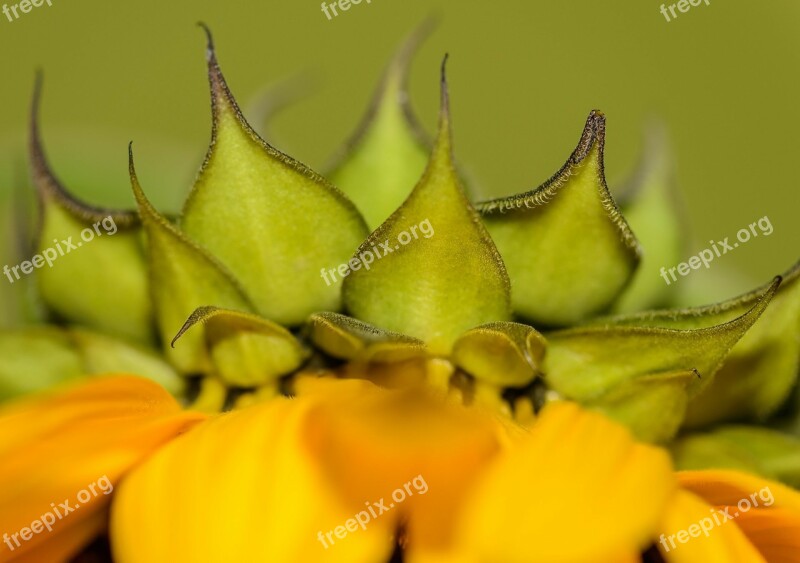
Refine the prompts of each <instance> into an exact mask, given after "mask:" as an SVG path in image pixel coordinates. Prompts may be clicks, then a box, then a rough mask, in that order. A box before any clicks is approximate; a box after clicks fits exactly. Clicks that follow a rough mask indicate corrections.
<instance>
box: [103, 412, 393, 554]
mask: <svg viewBox="0 0 800 563" xmlns="http://www.w3.org/2000/svg"><path fill="white" fill-rule="evenodd" d="M315 408H316V401H314V400H304V399H296V400H289V399H276V400H274V401H270V402H268V403H262V404H258V405H255V406H253V407H250V408H246V409H244V410H240V411H234V412H231V413H227V414H224V415H221V416H218V417H217V418H215V419H213V420H211V421H209V422H208V423H207V424H204V425H202V426H201V427H199V428H197V429H196V430H195V431H194V432H192V433H190V434H188V435H186V436H185V437H184V438H183V439H181V440H176V441H174V442H173V443H171V444H169V445H168V446H167V447H165V448H164V449H162V450H161V451H159V452H158V453H156V454H155V455H154V456H153V457H152V458H150V459H149V460H148V461H147V462H146V463H144V464H142V465H141V466H140V467H139V468H137V469H136V470H135V471H134V472H133V473H132V474H131V475H130V476H129V477H128V478H127V479H126V480H125V482H124V483H123V484H122V485H121V487H120V488H119V491H118V493H117V497H116V499H115V502H114V506H113V509H112V519H111V537H112V549H113V553H114V558H115V561H120V562H122V563H127V562H139V561H142V562H147V563H153V562H161V561H164V562H174V561H220V562H222V561H317V560H324V561H330V562H339V561H341V562H347V563H350V562H358V561H363V562H365V563H366V562H370V563H372V562H374V561H382V560H383V561H385V560H388V559H389V557H390V555H391V551H392V538H391V529H390V525H391V523H392V521H391V519H389V518H383V519H382V520H383V521H375V522H372V523H370V525H369V526H368V527H367V528H366V529H361V527H358V528H356V531H355V532H347V531H346V528H342V529H340V530H339V532H340V534H341V533H342V532H343V531H344V532H345V533H346V534H347V535H346V536H345V537H344V538H339V537H337V536H336V535H335V530H336V529H337V526H343V527H344V526H346V525H347V524H346V522H347V521H348V520H350V519H353V518H354V515H355V514H356V513H358V512H359V511H360V510H362V509H363V508H364V506H363V502H364V501H365V500H367V498H366V497H365V498H358V500H357V501H356V502H351V501H348V499H345V498H343V497H341V496H340V495H338V494H337V492H336V488H335V487H332V486H330V484H329V483H328V479H329V478H330V477H331V476H329V475H325V474H323V473H322V472H321V471H320V468H319V467H318V465H317V464H316V463H315V462H314V460H313V459H312V458H311V457H310V456H309V455H308V451H307V450H306V448H305V447H303V444H302V442H301V441H300V440H298V437H299V436H301V435H302V434H303V433H304V432H306V431H310V429H306V427H307V426H308V420H309V417H310V416H312V411H313V410H314V409H315ZM351 527H352V526H351ZM328 532H333V533H332V534H331V538H330V540H328V539H327V538H325V534H326V533H328ZM319 533H321V534H322V537H323V540H322V541H320V539H319V536H318V534H319ZM143 538H146V541H143ZM323 541H325V544H327V547H325V544H323ZM331 543H333V545H331Z"/></svg>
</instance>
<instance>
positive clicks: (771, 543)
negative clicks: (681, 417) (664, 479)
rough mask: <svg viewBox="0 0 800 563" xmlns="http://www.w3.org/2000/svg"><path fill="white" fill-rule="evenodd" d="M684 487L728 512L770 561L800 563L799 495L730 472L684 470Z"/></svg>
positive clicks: (793, 491)
mask: <svg viewBox="0 0 800 563" xmlns="http://www.w3.org/2000/svg"><path fill="white" fill-rule="evenodd" d="M678 478H679V480H680V482H681V486H682V487H683V488H684V489H686V490H689V491H692V492H693V493H694V494H696V495H697V496H699V497H702V498H703V499H704V500H705V501H706V502H707V503H709V504H712V505H714V506H715V507H720V508H721V509H722V510H725V509H727V512H728V514H730V516H731V517H732V519H731V520H728V521H727V522H725V525H726V526H727V525H728V524H729V523H733V524H734V525H735V526H736V527H738V528H739V529H740V530H741V531H742V532H743V533H744V534H745V535H746V536H747V538H748V539H749V541H750V542H751V543H752V544H753V545H754V546H755V547H756V548H757V549H758V551H759V552H760V553H761V554H762V555H763V557H764V558H765V559H766V560H767V561H800V493H798V492H797V491H795V490H794V489H791V488H789V487H787V486H785V485H782V484H781V483H777V482H775V481H769V480H767V479H763V478H761V477H758V476H756V475H751V474H748V473H743V472H740V471H731V470H710V471H682V472H680V473H679V474H678Z"/></svg>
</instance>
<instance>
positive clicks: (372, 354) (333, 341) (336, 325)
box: [308, 313, 428, 362]
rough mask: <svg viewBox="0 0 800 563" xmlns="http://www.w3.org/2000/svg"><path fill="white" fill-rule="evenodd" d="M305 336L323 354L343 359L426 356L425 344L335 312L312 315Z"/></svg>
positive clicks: (376, 360)
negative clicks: (306, 335)
mask: <svg viewBox="0 0 800 563" xmlns="http://www.w3.org/2000/svg"><path fill="white" fill-rule="evenodd" d="M308 335H309V338H310V339H311V341H312V342H313V343H314V344H315V345H316V346H317V347H318V348H319V349H320V350H322V351H323V352H325V353H326V354H328V355H330V356H333V357H334V358H340V359H343V360H353V361H361V362H401V361H405V360H409V359H413V358H423V357H425V356H427V353H428V352H427V349H426V346H425V343H424V342H423V341H421V340H418V339H416V338H412V337H410V336H406V335H404V334H398V333H394V332H388V331H385V330H381V329H379V328H377V327H374V326H372V325H369V324H367V323H364V322H361V321H358V320H356V319H353V318H350V317H348V316H345V315H340V314H338V313H315V314H313V315H311V318H310V319H309V320H308Z"/></svg>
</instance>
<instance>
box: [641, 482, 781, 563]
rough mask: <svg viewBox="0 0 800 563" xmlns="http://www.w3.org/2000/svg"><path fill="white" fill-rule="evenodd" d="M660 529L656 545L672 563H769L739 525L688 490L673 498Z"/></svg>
mask: <svg viewBox="0 0 800 563" xmlns="http://www.w3.org/2000/svg"><path fill="white" fill-rule="evenodd" d="M660 529H661V532H660V534H659V535H658V537H656V540H655V541H656V545H657V547H658V550H659V552H660V553H661V556H662V557H663V558H664V559H665V560H666V561H668V562H669V563H759V562H764V563H765V562H766V560H765V559H764V558H763V557H762V556H761V554H760V553H759V552H758V550H757V549H756V548H755V547H754V546H753V544H752V543H750V541H749V540H748V539H747V537H746V536H745V535H744V533H742V531H741V530H740V529H739V527H738V526H737V525H736V524H735V523H732V521H730V520H727V521H726V520H725V519H724V518H723V516H722V515H721V514H719V513H718V512H717V508H716V507H713V506H711V505H710V504H708V503H706V502H705V501H703V499H701V498H700V497H698V496H697V495H695V494H693V493H690V492H688V491H680V492H679V493H678V494H677V495H675V496H674V497H673V499H672V502H670V504H669V506H668V507H667V509H666V510H665V512H664V515H663V518H662V520H661V525H660Z"/></svg>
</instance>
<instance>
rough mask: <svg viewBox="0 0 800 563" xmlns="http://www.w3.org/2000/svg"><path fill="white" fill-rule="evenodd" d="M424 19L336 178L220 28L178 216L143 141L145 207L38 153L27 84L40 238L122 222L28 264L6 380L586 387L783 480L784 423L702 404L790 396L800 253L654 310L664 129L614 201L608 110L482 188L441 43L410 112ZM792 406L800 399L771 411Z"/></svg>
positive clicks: (601, 406)
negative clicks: (103, 196)
mask: <svg viewBox="0 0 800 563" xmlns="http://www.w3.org/2000/svg"><path fill="white" fill-rule="evenodd" d="M426 32H427V30H426V29H425V28H423V29H422V30H421V31H419V32H417V33H416V34H414V35H413V36H412V37H411V39H409V41H408V42H407V43H406V44H405V45H404V46H403V47H402V49H401V50H400V52H399V53H398V55H397V56H396V57H395V58H394V59H393V61H392V62H391V64H390V65H389V67H388V69H387V71H386V73H385V75H384V78H383V80H382V82H381V85H380V87H379V89H378V93H377V95H376V97H375V101H374V102H373V104H372V106H371V109H370V111H369V113H368V115H367V118H366V119H365V120H364V123H363V124H362V126H361V127H360V128H359V131H358V133H357V134H356V135H355V137H354V138H353V139H352V140H351V141H350V142H349V143H347V144H346V145H345V148H344V149H343V150H341V151H339V153H338V155H337V158H336V165H335V166H334V167H333V169H332V172H331V174H330V177H331V179H332V181H333V183H331V181H329V180H327V179H325V178H324V177H322V176H321V175H319V174H317V173H315V172H313V171H312V170H311V169H309V168H308V167H307V166H305V165H303V164H301V163H299V162H298V161H296V160H294V159H292V158H291V157H289V156H287V155H285V154H283V153H281V152H279V151H277V150H276V149H274V148H273V147H272V146H270V145H269V144H267V143H266V142H265V141H264V140H262V139H261V138H260V137H259V136H258V135H257V134H256V133H255V131H254V130H253V129H252V128H251V127H250V126H249V125H248V123H247V121H246V120H245V118H244V116H243V115H242V112H241V111H240V110H239V106H238V105H237V103H236V101H235V99H234V96H233V94H232V93H231V91H230V90H229V88H228V86H227V84H226V82H225V79H224V78H223V76H222V72H221V70H220V67H219V64H218V62H217V58H216V54H215V51H214V46H213V43H212V41H211V38H210V34H209V38H208V52H207V61H208V74H209V82H210V87H211V108H212V142H211V145H210V147H209V148H208V151H207V156H206V159H205V162H204V164H203V166H202V168H201V170H200V173H199V175H198V177H197V180H196V182H195V184H194V186H193V188H192V189H191V192H190V195H189V196H188V199H187V201H186V204H185V206H184V209H183V213H182V214H181V215H180V216H179V217H177V218H175V220H173V218H171V217H167V216H165V215H164V214H163V213H161V212H159V211H158V210H156V209H155V208H154V207H153V205H152V204H151V203H150V202H149V200H148V199H147V197H146V196H145V191H144V190H143V189H142V187H141V186H140V184H139V181H138V179H137V176H136V173H135V170H134V166H133V155H132V154H133V153H132V150H130V153H129V155H130V178H131V184H132V189H133V196H134V197H133V199H134V201H135V204H136V208H137V211H116V210H104V209H98V208H95V207H92V206H90V205H87V204H84V203H81V202H79V201H77V200H76V199H75V198H74V197H72V196H70V195H69V192H68V190H67V189H66V188H65V187H64V186H63V185H62V184H61V183H59V182H58V181H57V180H56V176H55V174H54V173H53V172H52V171H51V169H50V168H49V166H48V165H47V162H46V160H45V157H44V149H43V147H42V143H41V139H40V137H39V132H38V123H37V119H36V106H37V105H38V97H39V95H38V93H39V88H38V87H37V90H36V92H37V93H36V96H35V100H34V113H33V119H32V128H31V170H32V178H33V183H34V185H35V187H36V192H37V194H38V197H39V201H40V217H39V226H40V229H39V234H38V237H37V238H36V246H35V250H34V251H35V252H38V253H44V252H46V251H47V249H48V248H50V247H51V246H52V244H57V243H58V241H60V240H64V239H68V238H69V237H72V240H73V241H77V240H78V239H77V238H76V237H79V236H80V233H82V232H83V231H84V230H85V229H87V228H88V229H96V228H97V222H98V221H102V220H103V219H104V218H111V219H113V220H114V225H115V229H116V230H115V231H114V233H113V235H112V234H110V231H109V232H108V233H106V234H107V236H98V237H97V238H96V240H91V242H89V241H86V242H84V244H83V245H82V248H81V250H80V251H79V252H75V253H74V254H72V253H69V254H66V255H64V256H60V257H59V260H58V262H57V263H53V265H52V267H47V268H43V269H38V270H37V271H36V273H35V276H36V282H37V287H38V296H39V298H40V300H41V301H42V303H43V305H44V308H45V309H46V311H45V312H46V313H47V315H48V316H47V319H48V320H49V321H50V323H49V326H48V325H47V324H44V325H42V326H34V327H28V328H20V329H19V330H5V331H4V332H0V357H2V358H3V362H2V365H1V366H0V398H2V399H7V398H11V397H14V396H17V395H21V394H24V393H27V392H31V391H35V390H37V389H43V388H47V387H50V386H53V385H58V384H61V383H63V382H66V381H69V380H74V379H76V378H80V377H84V376H87V375H98V374H100V373H109V372H129V373H138V374H140V375H144V376H149V377H151V378H153V379H155V380H157V381H159V382H161V383H162V384H163V385H164V386H165V387H167V388H168V389H169V390H170V391H171V392H173V393H175V394H176V395H178V396H180V397H181V398H182V399H183V400H184V402H185V403H186V404H189V403H191V404H192V406H193V407H194V408H197V409H201V410H212V411H213V410H219V409H222V408H231V407H237V406H241V405H244V404H248V402H252V401H255V400H267V399H268V398H270V397H272V396H274V395H276V394H280V393H284V394H287V393H291V390H292V386H293V383H294V380H295V378H296V376H297V374H298V373H300V372H305V373H314V372H315V370H316V371H317V372H320V373H324V374H327V375H331V374H333V375H335V376H337V377H362V378H370V379H372V380H373V381H375V382H377V383H379V384H385V385H418V384H424V385H431V386H434V387H436V388H437V389H439V390H441V391H443V392H445V393H447V394H448V396H450V397H451V398H454V399H455V400H459V401H462V402H463V403H465V404H476V405H480V406H482V407H484V408H485V407H488V408H493V409H496V410H497V411H498V412H500V413H503V414H505V415H508V416H510V417H516V418H517V419H518V420H520V421H523V420H524V418H525V414H526V413H530V412H534V413H535V412H537V411H538V409H539V408H541V406H542V405H543V404H544V403H546V402H548V401H558V400H573V401H578V402H580V403H582V404H584V405H585V406H587V407H588V408H591V409H595V410H598V411H600V412H603V413H605V414H607V415H608V416H610V417H612V418H614V419H616V420H619V421H621V422H622V423H624V424H626V425H628V426H629V427H630V428H631V429H632V430H633V432H634V433H635V434H637V435H638V436H639V437H640V438H642V439H645V440H649V441H653V442H670V441H672V440H673V439H674V437H675V436H676V434H677V433H678V432H679V431H681V430H682V431H683V432H684V434H683V435H681V436H680V438H679V440H680V441H679V442H672V445H673V446H674V451H675V453H676V457H677V459H678V460H679V463H680V464H681V465H683V466H685V467H707V466H714V465H721V466H743V467H748V468H751V469H755V470H757V471H761V472H762V473H764V474H767V475H768V476H773V477H776V478H781V479H784V480H787V481H790V482H796V479H797V478H798V477H797V476H798V475H800V472H798V471H797V461H796V460H797V457H798V454H797V446H796V442H795V441H794V440H792V439H788V438H786V436H785V435H784V434H782V433H780V432H779V431H777V430H770V431H769V433H768V435H767V434H765V435H767V436H768V437H766V438H764V442H763V447H764V448H767V449H769V451H767V452H766V453H764V451H761V450H760V449H759V448H761V446H760V445H759V444H760V443H761V442H758V440H759V436H761V435H762V434H759V432H762V431H761V430H759V429H754V428H750V427H746V426H742V425H740V426H737V427H735V428H722V429H718V428H715V427H714V425H717V424H719V423H726V422H732V421H740V422H748V421H767V420H771V419H772V418H774V417H775V416H776V415H777V413H778V412H779V409H780V408H781V406H784V405H786V403H787V399H788V398H789V396H790V395H791V392H792V390H793V388H794V387H795V386H796V381H797V374H798V361H800V282H798V279H799V278H800V264H799V265H797V266H795V267H794V268H793V269H792V270H790V271H789V272H788V273H787V274H785V275H784V276H783V277H782V278H781V277H778V278H776V279H775V280H773V281H772V282H771V283H769V284H766V285H764V286H763V287H761V288H759V289H757V290H755V291H752V292H750V293H747V294H745V295H743V296H741V297H738V298H734V299H729V300H728V301H721V302H720V303H718V304H716V305H710V306H707V307H699V308H693V309H682V310H669V309H664V310H660V311H643V309H645V308H650V307H659V306H660V307H663V306H668V305H669V304H670V303H672V302H674V301H675V295H674V293H673V291H674V287H672V286H667V285H666V284H664V283H663V281H662V280H661V278H660V277H659V274H658V269H659V268H660V266H662V265H665V264H672V263H675V262H676V261H677V260H678V259H679V257H680V256H681V254H680V248H681V245H682V244H683V242H684V240H683V232H684V229H683V228H682V223H681V220H680V218H679V217H678V216H677V213H676V211H677V209H678V206H677V205H676V203H675V202H676V196H675V194H674V192H673V186H672V185H671V165H670V161H669V159H668V157H667V156H666V152H665V150H666V148H665V147H664V143H663V138H662V140H661V141H659V142H649V143H648V148H647V151H646V152H645V155H644V158H643V162H642V165H641V166H640V169H639V171H638V173H637V174H636V175H635V176H634V179H633V180H632V181H631V182H629V187H628V189H627V190H625V192H624V194H623V198H622V200H623V203H622V205H618V204H617V203H616V202H615V199H614V196H613V195H612V190H611V189H610V188H609V186H608V185H607V183H606V180H605V173H604V164H603V151H604V147H605V139H606V118H605V116H604V115H603V114H602V113H600V112H599V111H592V112H591V113H590V114H589V117H588V119H587V121H586V124H585V127H584V129H583V133H582V135H581V138H580V140H579V142H578V145H577V148H576V149H575V150H574V151H573V153H572V154H571V155H570V157H569V158H568V160H567V162H566V164H564V166H563V167H562V168H561V169H560V170H559V171H558V172H557V173H556V174H555V175H554V176H553V177H552V178H550V179H549V180H547V181H546V182H544V183H543V184H541V186H540V187H538V188H536V189H533V190H531V191H528V192H525V193H522V194H519V195H516V196H512V197H507V198H501V199H495V200H491V201H486V202H472V201H471V200H470V198H469V197H468V195H467V192H466V191H465V189H464V187H463V183H462V182H461V180H460V177H459V174H458V172H457V169H456V166H455V164H454V162H455V156H454V154H453V146H454V145H453V123H452V120H451V115H450V107H449V94H448V88H447V83H446V80H445V73H444V64H443V65H442V70H441V73H440V94H441V108H440V112H439V124H438V132H437V136H436V138H435V140H434V141H433V142H432V143H428V142H427V141H426V140H425V138H424V135H421V134H420V133H419V128H418V127H417V126H416V125H415V122H414V120H413V119H411V117H410V113H409V111H408V106H409V104H408V99H407V93H406V91H405V88H404V83H405V80H406V74H407V71H408V67H409V64H410V59H411V55H412V54H413V51H414V50H415V49H416V48H417V46H418V45H419V43H420V37H421V36H422V35H424V33H426ZM431 82H433V81H431ZM426 162H427V164H426ZM144 166H145V167H147V168H148V169H150V165H149V164H148V163H145V164H144ZM337 185H338V186H340V187H341V191H340V189H339V188H338V187H336V186H337ZM623 215H627V216H628V218H627V219H626V218H625V217H624V216H623ZM370 231H372V232H371V234H370ZM51 241H55V242H54V243H52V244H51ZM32 243H33V241H28V244H32ZM20 248H21V247H20ZM17 254H18V252H17ZM21 259H22V260H24V259H25V257H22V258H21ZM20 283H21V284H22V282H20ZM18 287H22V285H20V286H18ZM721 297H728V296H721ZM611 313H614V314H615V315H614V316H600V315H609V314H611ZM18 324H19V325H20V326H21V325H22V324H23V323H22V322H20V323H18ZM159 349H160V352H159V351H157V350H159ZM798 412H800V402H798V404H795V403H794V402H791V403H790V404H788V405H786V406H785V408H784V411H783V412H782V413H781V414H782V415H789V416H785V418H789V419H791V418H792V416H791V415H796V414H797V413H798ZM789 426H791V425H789ZM701 427H702V429H703V430H704V432H705V433H704V434H700V435H697V434H692V433H691V431H690V430H691V429H695V428H701ZM763 432H767V431H766V430H764V431H763ZM731 444H733V446H732V445H731ZM757 450H758V451H757ZM753 458H759V459H763V460H764V461H763V462H762V463H761V464H759V463H756V462H754V461H753Z"/></svg>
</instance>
